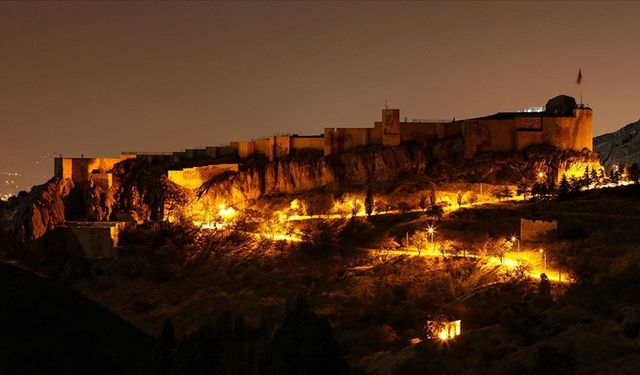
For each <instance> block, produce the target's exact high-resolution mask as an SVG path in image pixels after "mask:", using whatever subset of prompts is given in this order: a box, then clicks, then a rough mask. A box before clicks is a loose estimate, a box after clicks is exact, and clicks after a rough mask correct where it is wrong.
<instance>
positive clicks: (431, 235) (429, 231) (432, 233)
mask: <svg viewBox="0 0 640 375" xmlns="http://www.w3.org/2000/svg"><path fill="white" fill-rule="evenodd" d="M435 232H436V228H435V227H433V226H431V225H429V226H428V227H427V233H429V238H430V240H431V247H433V235H434V233H435Z"/></svg>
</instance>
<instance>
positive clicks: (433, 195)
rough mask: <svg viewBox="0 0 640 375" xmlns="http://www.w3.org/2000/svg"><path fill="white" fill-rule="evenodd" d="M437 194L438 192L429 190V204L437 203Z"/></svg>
mask: <svg viewBox="0 0 640 375" xmlns="http://www.w3.org/2000/svg"><path fill="white" fill-rule="evenodd" d="M437 195H438V193H437V192H436V191H435V190H431V193H430V194H429V204H431V206H435V205H436V204H437V203H438V202H437V200H438V197H437Z"/></svg>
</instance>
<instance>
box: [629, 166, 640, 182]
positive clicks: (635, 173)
mask: <svg viewBox="0 0 640 375" xmlns="http://www.w3.org/2000/svg"><path fill="white" fill-rule="evenodd" d="M627 178H628V179H629V181H631V182H633V183H634V184H638V183H640V166H638V163H633V164H631V165H630V166H629V167H627Z"/></svg>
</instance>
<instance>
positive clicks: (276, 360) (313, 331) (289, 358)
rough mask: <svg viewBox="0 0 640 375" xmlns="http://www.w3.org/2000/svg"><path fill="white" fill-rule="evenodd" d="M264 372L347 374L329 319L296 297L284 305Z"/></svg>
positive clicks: (283, 374)
mask: <svg viewBox="0 0 640 375" xmlns="http://www.w3.org/2000/svg"><path fill="white" fill-rule="evenodd" d="M267 373H268V374H274V375H275V374H278V375H287V374H308V375H312V374H348V373H349V367H348V366H347V364H346V362H345V361H344V359H343V358H342V356H341V354H340V348H339V347H338V343H337V342H336V340H335V339H334V338H333V334H332V332H331V326H330V325H329V322H328V321H327V320H326V319H324V318H321V317H319V316H317V315H316V314H315V313H313V312H312V311H311V310H310V309H309V306H308V305H307V303H306V301H305V300H304V299H303V298H301V297H298V298H296V299H295V300H294V301H293V302H291V303H289V304H288V306H287V311H286V313H285V317H284V321H283V322H282V326H281V327H280V329H278V330H277V332H276V333H275V335H274V336H273V339H272V341H271V345H270V348H269V351H268V355H267Z"/></svg>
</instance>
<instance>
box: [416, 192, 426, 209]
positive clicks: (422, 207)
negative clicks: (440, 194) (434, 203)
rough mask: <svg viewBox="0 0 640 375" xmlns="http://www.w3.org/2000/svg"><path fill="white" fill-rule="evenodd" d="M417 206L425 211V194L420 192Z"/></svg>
mask: <svg viewBox="0 0 640 375" xmlns="http://www.w3.org/2000/svg"><path fill="white" fill-rule="evenodd" d="M418 206H419V207H420V209H422V211H425V210H426V209H427V207H428V206H429V204H428V203H427V196H426V195H424V194H422V195H421V196H420V203H418Z"/></svg>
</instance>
